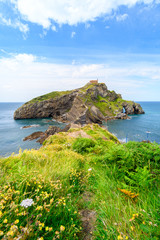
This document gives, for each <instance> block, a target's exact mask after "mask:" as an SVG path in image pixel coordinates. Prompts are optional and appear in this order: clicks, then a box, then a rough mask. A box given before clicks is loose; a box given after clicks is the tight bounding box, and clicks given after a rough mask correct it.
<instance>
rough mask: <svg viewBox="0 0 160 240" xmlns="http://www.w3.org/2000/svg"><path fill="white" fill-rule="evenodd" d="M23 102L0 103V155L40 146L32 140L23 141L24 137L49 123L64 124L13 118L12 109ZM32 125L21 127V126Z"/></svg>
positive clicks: (43, 128) (60, 125)
mask: <svg viewBox="0 0 160 240" xmlns="http://www.w3.org/2000/svg"><path fill="white" fill-rule="evenodd" d="M22 104H23V103H0V156H9V155H10V154H11V153H13V152H14V153H18V152H19V149H20V148H21V149H22V150H24V149H32V148H35V149H37V148H40V146H41V145H40V144H39V143H37V142H36V140H33V141H23V139H24V137H26V136H28V135H30V134H31V133H33V132H37V131H42V132H43V131H45V130H47V129H48V127H49V125H54V126H58V127H62V126H63V125H64V124H61V123H58V122H55V121H50V122H48V120H49V119H29V120H14V119H13V114H14V111H15V110H16V109H17V108H18V107H20V106H21V105H22ZM50 120H51V119H50ZM28 125H32V126H33V127H31V128H26V129H23V126H28Z"/></svg>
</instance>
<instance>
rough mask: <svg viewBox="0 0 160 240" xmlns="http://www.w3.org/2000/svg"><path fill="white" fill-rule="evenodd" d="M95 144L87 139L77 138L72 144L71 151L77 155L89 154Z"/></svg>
mask: <svg viewBox="0 0 160 240" xmlns="http://www.w3.org/2000/svg"><path fill="white" fill-rule="evenodd" d="M95 145H96V143H95V141H94V140H92V139H89V138H77V139H76V140H75V142H74V143H73V150H75V151H76V152H78V153H85V152H90V151H91V149H92V148H93V147H95Z"/></svg>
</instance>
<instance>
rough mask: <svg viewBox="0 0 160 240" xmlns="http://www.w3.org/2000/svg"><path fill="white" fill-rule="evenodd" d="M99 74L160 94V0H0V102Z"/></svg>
mask: <svg viewBox="0 0 160 240" xmlns="http://www.w3.org/2000/svg"><path fill="white" fill-rule="evenodd" d="M95 79H98V80H99V82H104V83H105V84H106V85H107V87H108V89H109V90H115V91H116V92H117V93H120V94H122V97H123V98H124V99H126V100H133V101H160V0H81V1H79V0H45V1H44V0H0V102H26V101H29V100H30V99H32V98H34V97H37V96H40V95H43V94H46V93H48V92H52V91H62V90H71V89H75V88H79V87H82V86H84V85H85V84H86V83H87V82H89V80H95Z"/></svg>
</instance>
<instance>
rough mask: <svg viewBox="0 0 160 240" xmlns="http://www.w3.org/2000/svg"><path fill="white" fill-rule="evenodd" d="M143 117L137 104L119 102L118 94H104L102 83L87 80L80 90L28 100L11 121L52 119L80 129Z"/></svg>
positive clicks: (106, 92) (141, 110)
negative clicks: (129, 116)
mask: <svg viewBox="0 0 160 240" xmlns="http://www.w3.org/2000/svg"><path fill="white" fill-rule="evenodd" d="M143 113H144V111H143V109H142V107H141V106H140V104H138V103H135V102H133V101H126V100H123V99H122V96H121V95H120V94H117V93H116V92H115V91H110V90H108V88H107V86H106V85H105V84H104V83H98V81H97V80H91V81H90V82H89V83H87V84H86V85H85V86H84V87H82V88H78V89H75V90H71V91H62V92H58V91H57V92H51V93H49V94H46V95H43V96H40V97H37V98H34V99H32V100H31V101H29V102H27V103H25V104H24V105H23V106H21V107H20V108H18V109H17V110H16V111H15V113H14V119H32V118H53V119H55V120H57V121H61V122H64V123H74V124H80V125H84V124H88V123H98V124H101V123H102V122H103V121H107V120H109V119H126V118H128V115H130V114H143Z"/></svg>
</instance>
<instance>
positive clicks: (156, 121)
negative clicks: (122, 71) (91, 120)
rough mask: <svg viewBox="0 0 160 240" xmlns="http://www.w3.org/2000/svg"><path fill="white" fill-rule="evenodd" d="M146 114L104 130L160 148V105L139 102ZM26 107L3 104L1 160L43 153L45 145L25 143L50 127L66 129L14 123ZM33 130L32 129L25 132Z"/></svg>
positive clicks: (46, 122) (0, 110) (35, 121)
mask: <svg viewBox="0 0 160 240" xmlns="http://www.w3.org/2000/svg"><path fill="white" fill-rule="evenodd" d="M138 103H140V104H141V106H142V108H143V109H144V111H145V114H140V115H131V116H130V119H127V120H110V121H107V123H104V126H105V127H106V128H107V129H108V130H109V131H110V132H111V133H113V134H114V135H115V136H116V137H117V138H118V139H119V140H120V141H121V142H128V141H143V140H149V141H151V142H157V143H159V144H160V102H138ZM22 104H23V103H0V156H1V157H7V156H9V155H11V154H12V153H15V154H17V153H18V152H19V149H22V150H24V149H32V148H34V149H39V148H40V147H41V145H40V144H39V143H37V142H36V140H32V141H23V139H24V138H25V137H26V136H28V135H30V134H31V133H33V132H36V131H45V130H47V129H48V127H49V125H53V126H58V127H60V128H63V127H64V123H60V122H56V121H54V120H52V119H27V120H26V119H25V120H14V119H13V115H14V111H15V110H16V109H17V108H18V107H20V106H21V105H22ZM24 126H31V127H30V128H23V127H24Z"/></svg>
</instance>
